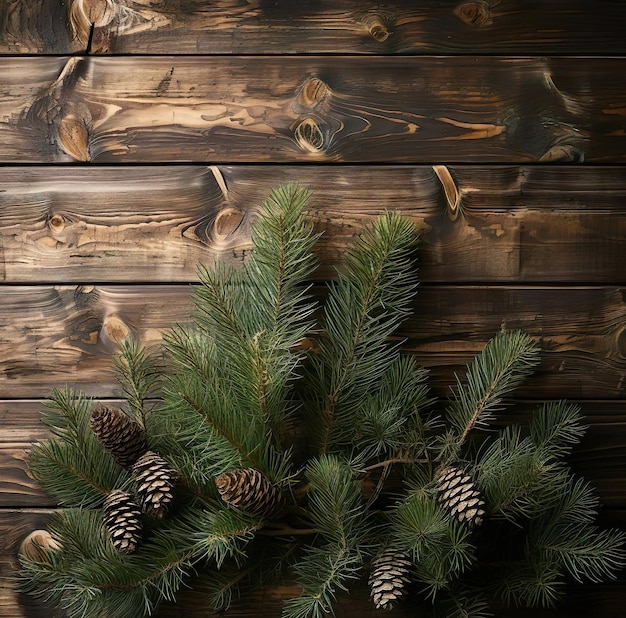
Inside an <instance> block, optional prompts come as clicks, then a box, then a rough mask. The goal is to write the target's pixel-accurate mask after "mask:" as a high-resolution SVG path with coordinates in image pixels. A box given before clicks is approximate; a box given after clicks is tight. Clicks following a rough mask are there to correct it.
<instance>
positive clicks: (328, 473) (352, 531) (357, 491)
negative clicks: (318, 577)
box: [306, 456, 368, 547]
mask: <svg viewBox="0 0 626 618" xmlns="http://www.w3.org/2000/svg"><path fill="white" fill-rule="evenodd" d="M306 477H307V479H308V481H309V486H308V490H309V491H308V498H309V509H308V510H309V516H310V518H311V521H312V522H313V525H314V526H315V527H316V528H317V529H319V531H320V534H321V535H322V536H324V538H326V539H327V540H328V541H330V542H333V543H335V544H336V545H337V546H338V547H355V546H356V545H358V543H359V541H360V540H361V538H362V535H363V534H364V531H365V530H366V528H367V523H368V521H367V520H368V516H367V513H366V512H365V508H364V505H363V502H362V496H361V486H360V483H359V482H358V480H357V479H356V478H355V477H354V475H353V471H352V469H351V468H350V467H349V466H348V465H347V464H346V463H344V462H342V461H341V460H339V459H338V458H336V457H333V456H322V457H320V458H319V459H314V460H312V461H311V462H310V463H309V465H308V466H307V469H306Z"/></svg>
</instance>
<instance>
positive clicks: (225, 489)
mask: <svg viewBox="0 0 626 618" xmlns="http://www.w3.org/2000/svg"><path fill="white" fill-rule="evenodd" d="M215 485H216V486H217V491H218V492H219V494H220V496H221V497H222V500H224V502H226V504H230V505H232V506H235V507H237V508H238V509H241V510H242V511H244V512H246V513H249V514H250V515H255V516H257V517H266V518H267V517H272V516H273V515H276V514H277V513H278V512H279V511H280V510H281V509H282V507H283V496H282V493H281V492H280V490H279V489H278V488H277V487H275V486H274V485H272V483H271V481H270V480H269V479H268V478H267V476H265V474H263V473H262V472H260V471H259V470H256V469H255V468H237V469H235V470H229V471H228V472H224V474H220V475H219V476H217V477H216V478H215Z"/></svg>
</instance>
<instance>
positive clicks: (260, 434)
mask: <svg viewBox="0 0 626 618" xmlns="http://www.w3.org/2000/svg"><path fill="white" fill-rule="evenodd" d="M308 199H309V193H308V192H307V191H305V190H303V189H301V188H300V187H298V186H297V185H295V184H288V185H284V186H282V187H279V188H278V189H276V190H275V191H273V192H272V193H271V195H270V196H269V198H268V199H267V200H266V201H265V203H264V204H263V206H262V208H261V209H260V211H259V213H258V216H257V217H256V220H255V222H254V224H253V226H252V232H251V234H252V244H253V250H252V252H251V253H250V254H249V255H248V257H247V258H246V260H245V261H244V263H243V264H242V265H240V266H239V267H234V266H227V265H224V264H223V263H221V262H217V263H216V264H214V265H212V266H210V267H209V266H201V267H200V268H199V280H200V281H199V284H198V285H196V286H195V287H194V289H193V299H194V303H195V311H194V313H193V315H192V316H191V319H190V322H189V323H185V324H179V325H174V326H173V327H172V328H171V329H170V330H169V331H168V332H167V333H166V334H165V336H164V345H163V348H162V350H155V351H152V352H150V353H149V352H148V351H146V350H145V349H144V348H143V347H142V346H141V345H140V344H139V343H138V342H137V341H134V340H129V341H128V342H126V343H124V344H123V345H122V346H121V350H120V352H121V353H120V357H119V358H118V359H117V360H116V363H115V366H116V371H117V375H118V378H119V381H120V383H121V385H122V388H123V391H124V394H125V398H126V401H127V405H126V406H125V408H127V410H128V413H129V414H130V416H131V417H134V418H135V419H137V420H138V421H139V422H140V423H141V424H142V425H143V427H144V428H145V431H146V437H147V442H148V445H149V448H150V449H151V450H153V451H155V452H157V453H158V454H159V455H160V456H161V457H163V458H165V459H166V461H167V462H168V464H169V465H170V466H171V467H172V468H173V469H174V470H176V472H177V474H178V475H179V482H178V485H177V487H176V498H175V501H174V506H173V509H172V511H171V512H170V513H168V514H167V515H166V516H165V517H164V518H162V519H149V518H147V517H146V518H144V535H143V537H144V538H143V542H142V544H141V545H140V547H139V549H138V550H137V551H136V552H135V553H133V554H131V555H122V554H120V553H118V552H117V550H116V549H115V548H114V547H113V545H112V543H111V542H110V539H109V538H108V534H107V532H106V530H105V529H104V527H103V516H102V513H101V506H102V502H103V500H104V498H105V496H106V495H107V494H108V493H109V492H110V491H111V490H113V489H125V490H130V491H132V488H133V486H134V485H133V481H132V478H131V473H130V472H129V471H127V470H124V469H122V468H121V467H119V466H118V465H117V464H116V463H115V461H114V460H113V459H112V457H111V456H110V455H109V454H108V453H107V452H106V451H105V450H104V448H103V447H102V446H101V445H100V443H99V442H98V440H97V439H96V437H95V435H94V434H93V432H92V431H91V430H90V427H89V418H90V410H91V405H92V403H91V402H90V401H89V400H88V399H86V398H85V397H84V396H83V395H81V394H80V393H75V392H73V391H71V390H69V389H67V390H65V391H55V392H54V393H53V395H52V399H51V402H50V407H49V410H48V411H47V413H46V415H45V417H44V422H45V423H46V425H47V426H48V427H49V428H50V433H51V436H50V438H49V439H48V440H46V441H44V442H41V443H39V444H37V445H35V446H34V447H33V449H32V450H31V453H30V459H29V465H30V469H31V472H32V474H33V475H34V476H35V478H37V479H38V480H39V481H40V482H41V484H42V485H43V486H44V488H45V489H46V490H47V491H49V492H50V493H51V494H52V495H53V496H55V498H56V499H58V500H59V502H60V503H62V504H63V505H64V506H66V507H71V508H67V509H65V510H61V511H59V512H58V513H57V514H56V516H55V518H54V521H53V523H52V524H51V527H50V530H51V533H52V535H53V537H54V538H55V540H56V541H57V543H58V544H59V547H58V548H56V549H50V550H48V552H47V553H45V554H43V555H42V556H40V557H39V558H36V559H35V558H32V557H31V558H28V557H27V556H26V555H24V556H21V564H22V571H21V588H22V589H23V590H26V591H29V592H32V593H33V594H36V595H39V596H40V597H42V598H44V599H47V600H48V601H50V602H52V603H53V604H56V605H59V606H60V607H62V608H63V609H64V610H65V611H66V613H67V615H68V616H69V618H86V617H87V616H107V617H108V618H141V617H142V616H148V615H152V614H154V613H155V612H156V611H157V609H158V607H159V604H160V603H161V602H162V601H164V600H170V601H175V599H176V596H177V594H178V592H179V590H180V589H181V588H182V587H187V586H194V587H196V588H197V589H198V590H199V591H202V592H203V593H204V594H205V595H206V598H207V604H208V605H209V606H210V607H212V608H214V609H216V610H225V609H227V608H228V607H229V606H230V605H231V603H232V602H233V600H234V599H236V598H238V597H240V596H242V595H245V594H247V593H248V592H250V591H251V590H254V589H255V588H256V587H258V586H262V585H266V584H268V583H273V582H276V581H281V580H282V579H284V578H285V577H288V578H291V579H292V580H293V581H295V582H296V584H297V585H298V586H299V587H300V590H301V591H300V594H299V595H295V596H294V598H292V599H289V600H288V601H287V602H286V603H285V605H284V617H285V618H322V617H323V616H327V615H329V614H332V613H333V611H334V607H335V603H336V601H337V597H338V596H339V595H340V594H341V593H343V592H349V590H350V587H351V585H352V584H353V582H354V580H356V579H357V578H361V577H363V575H364V572H366V571H367V565H368V563H369V561H370V560H371V559H372V558H374V557H375V556H378V555H380V554H381V553H382V552H383V551H384V550H387V549H392V550H393V551H394V552H395V551H397V552H398V553H399V555H402V556H407V557H408V558H410V560H411V561H412V563H413V570H412V573H411V576H412V578H413V579H414V581H415V583H416V585H415V586H413V587H412V590H413V592H412V594H414V595H415V597H417V599H416V605H415V607H416V608H419V609H416V610H415V611H417V612H418V613H419V615H435V616H439V615H441V616H446V618H483V617H484V616H487V615H489V601H490V600H493V599H500V600H501V601H504V602H505V603H507V604H512V605H526V606H529V607H540V606H543V607H550V606H552V605H554V604H555V603H556V602H557V601H558V600H560V599H561V597H562V595H563V593H564V589H565V588H564V584H565V582H566V581H567V580H568V579H570V580H573V581H591V582H597V581H604V580H607V579H612V578H614V577H615V575H616V573H617V572H618V571H619V570H620V569H621V568H622V567H623V566H624V565H625V564H626V552H625V550H624V545H625V543H626V538H625V535H624V534H623V533H622V532H620V531H617V530H604V529H602V528H600V527H598V524H597V514H598V510H599V501H598V498H597V497H596V495H595V494H594V492H593V489H592V488H591V487H590V485H589V484H588V483H586V482H585V481H584V480H583V479H581V478H578V477H576V475H574V474H573V472H572V471H571V469H570V468H569V466H568V463H567V460H566V457H567V456H568V455H569V454H570V453H571V451H572V449H573V448H574V447H575V446H576V444H577V443H578V442H579V441H580V439H581V437H582V436H583V434H584V430H585V428H584V426H583V424H582V414H581V411H580V409H579V408H578V406H575V405H573V404H570V403H568V402H565V401H557V402H546V403H544V404H542V405H540V406H539V407H538V408H537V410H536V411H535V412H534V414H533V415H532V417H531V419H530V420H529V422H528V423H527V424H520V423H516V424H512V423H506V422H505V421H506V419H505V418H502V417H500V416H499V415H500V411H501V410H502V409H503V408H504V406H505V405H506V404H507V397H509V396H510V395H511V394H512V393H513V391H514V389H515V388H516V387H517V386H518V385H519V384H520V383H521V382H522V380H523V379H525V378H526V377H527V376H528V375H530V373H531V372H532V370H533V368H534V367H536V365H537V363H538V362H539V346H538V343H537V341H535V340H534V339H532V338H531V337H529V336H528V335H526V334H524V333H522V332H518V331H514V332H507V331H502V332H500V333H498V334H496V335H495V337H494V338H493V339H492V340H491V341H490V342H488V343H487V345H486V346H485V348H484V349H483V351H482V352H480V353H479V354H478V355H477V356H476V358H475V359H474V360H473V361H472V362H471V363H470V364H469V366H468V368H467V372H466V373H465V375H464V376H463V377H462V378H461V377H459V378H457V381H456V384H455V387H454V389H453V394H452V396H451V399H450V400H449V401H447V402H443V403H441V404H440V403H438V402H436V401H435V399H434V398H433V397H432V396H431V394H430V392H429V390H428V386H427V372H426V371H425V370H424V369H423V368H422V367H421V366H420V365H419V363H418V362H417V359H416V358H415V357H414V356H412V355H410V354H407V353H405V352H404V351H403V350H402V346H401V342H400V341H399V338H398V335H397V330H398V327H399V326H400V325H401V323H402V321H403V320H404V319H405V318H406V317H407V316H408V315H409V314H410V313H411V311H412V309H413V304H414V297H415V294H416V291H417V277H416V248H417V245H418V240H419V238H418V234H417V232H416V229H415V227H414V226H413V224H412V222H411V221H409V220H408V219H406V218H403V217H400V216H399V215H397V214H393V213H387V214H384V215H382V216H380V217H378V218H377V219H376V220H375V221H374V222H373V223H372V224H371V225H369V226H368V227H367V228H366V229H365V230H364V231H363V233H362V234H361V235H360V236H359V237H358V238H357V239H356V241H355V242H354V243H353V245H352V246H351V247H350V249H349V250H348V252H347V254H346V258H345V264H344V267H343V268H342V269H340V270H339V272H338V274H337V278H336V280H335V281H334V282H333V283H332V284H331V285H330V286H329V289H328V290H327V295H326V297H325V301H324V302H323V305H322V306H321V307H318V306H317V304H316V303H315V302H314V301H313V300H312V298H311V297H312V296H313V294H312V291H311V278H312V275H313V271H314V269H315V266H316V258H315V255H314V252H313V249H314V244H315V241H316V239H317V235H316V234H315V233H314V232H313V227H312V225H311V224H310V223H309V222H308V221H307V218H306V215H305V208H306V203H307V200H308ZM317 296H320V295H319V294H317ZM503 317H504V316H503ZM303 343H306V345H304V344H303ZM494 421H497V424H496V423H495V422H494ZM486 429H489V431H485V430H486ZM447 466H451V467H452V469H454V468H456V469H458V470H462V471H463V474H466V473H467V475H468V476H469V477H470V479H471V483H472V485H473V486H472V488H471V491H470V494H468V495H474V492H475V491H477V492H480V495H481V497H482V498H483V499H484V502H485V509H486V511H487V515H486V517H487V520H488V521H487V522H486V523H485V524H484V526H483V528H482V530H479V531H478V532H477V531H476V530H475V529H473V528H471V527H470V526H468V525H466V523H465V522H461V521H458V520H457V518H456V517H455V515H454V513H452V512H449V511H448V508H449V506H448V507H446V500H443V499H441V491H440V490H439V487H438V479H439V476H438V473H439V472H441V471H442V470H443V468H444V467H447ZM237 468H256V469H257V470H258V471H259V472H260V473H261V474H262V475H265V476H266V477H267V478H268V479H269V480H270V482H271V483H272V484H273V485H274V488H273V489H275V490H276V492H279V491H280V492H281V495H282V498H283V500H282V501H281V502H280V504H278V505H276V506H277V508H276V509H275V510H274V511H271V512H270V511H267V512H265V514H264V515H263V516H261V515H258V516H251V515H249V514H246V513H245V512H242V511H240V510H238V509H237V508H235V507H233V506H229V505H228V504H227V503H226V502H225V501H223V500H222V497H220V494H219V493H218V491H217V488H216V484H215V478H216V477H217V476H218V475H221V474H222V473H224V472H227V471H233V470H236V469H237ZM449 469H450V468H448V470H449ZM226 476H228V477H230V476H231V475H226ZM235 476H236V475H235ZM256 477H258V473H255V478H256ZM267 478H266V479H265V481H267ZM463 482H464V483H465V481H463ZM250 489H251V488H243V490H250ZM252 489H254V488H252ZM238 490H240V491H242V488H238ZM220 491H222V488H220ZM257 491H258V489H257ZM270 495H273V494H272V493H271V492H270ZM279 506H280V507H281V508H278V507H279ZM253 512H255V513H263V512H264V511H263V510H253Z"/></svg>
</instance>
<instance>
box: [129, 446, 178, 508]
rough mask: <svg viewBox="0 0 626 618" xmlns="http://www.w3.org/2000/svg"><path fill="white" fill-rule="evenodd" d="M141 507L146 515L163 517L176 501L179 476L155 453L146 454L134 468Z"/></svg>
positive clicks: (148, 452)
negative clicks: (175, 491)
mask: <svg viewBox="0 0 626 618" xmlns="http://www.w3.org/2000/svg"><path fill="white" fill-rule="evenodd" d="M132 471H133V476H134V479H135V483H136V491H137V498H138V500H139V506H140V507H141V510H142V511H143V512H144V513H145V514H146V515H153V516H155V517H159V518H161V517H163V516H164V515H165V513H166V512H167V510H168V508H169V506H170V504H171V503H172V501H173V500H174V485H175V484H176V481H177V480H178V474H177V473H176V471H175V470H173V469H172V468H171V467H170V465H169V463H168V462H167V461H165V459H163V457H161V456H160V455H157V454H156V453H154V452H153V451H147V452H146V453H144V454H143V455H142V456H141V457H140V458H139V459H138V460H137V461H136V462H135V465H134V466H133V470H132Z"/></svg>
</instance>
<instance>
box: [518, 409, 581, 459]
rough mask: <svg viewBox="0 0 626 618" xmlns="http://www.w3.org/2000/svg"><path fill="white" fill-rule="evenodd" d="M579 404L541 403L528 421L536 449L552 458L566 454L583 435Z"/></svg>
mask: <svg viewBox="0 0 626 618" xmlns="http://www.w3.org/2000/svg"><path fill="white" fill-rule="evenodd" d="M581 421H582V414H581V409H580V406H578V405H576V404H572V403H568V402H566V401H550V402H546V403H544V404H542V405H541V406H540V407H539V408H538V409H537V410H536V411H535V412H534V414H533V417H532V420H531V422H530V436H531V438H532V440H533V442H534V443H535V445H536V447H537V448H538V449H541V450H543V451H545V452H546V453H548V454H549V455H550V456H552V457H554V458H560V457H563V456H565V455H568V454H569V453H570V452H571V451H572V449H573V448H574V446H575V445H576V444H578V443H579V442H580V440H581V439H582V437H583V436H584V435H585V431H586V429H587V428H586V427H585V426H583V425H582V423H581Z"/></svg>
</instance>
